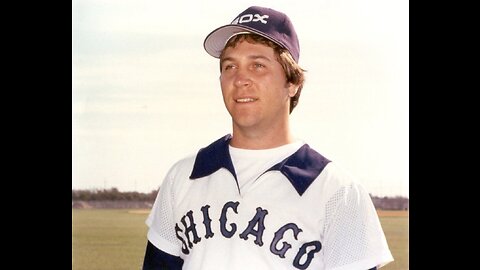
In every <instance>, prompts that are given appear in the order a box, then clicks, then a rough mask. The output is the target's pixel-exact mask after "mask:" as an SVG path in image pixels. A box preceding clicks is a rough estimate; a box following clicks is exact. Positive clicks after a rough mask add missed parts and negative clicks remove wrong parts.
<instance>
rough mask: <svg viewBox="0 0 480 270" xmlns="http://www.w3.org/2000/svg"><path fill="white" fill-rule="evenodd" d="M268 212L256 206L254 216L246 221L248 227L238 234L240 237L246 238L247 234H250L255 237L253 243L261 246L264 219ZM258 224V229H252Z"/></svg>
mask: <svg viewBox="0 0 480 270" xmlns="http://www.w3.org/2000/svg"><path fill="white" fill-rule="evenodd" d="M267 214H268V211H267V210H263V209H262V208H261V207H257V213H256V214H255V216H254V217H253V218H252V220H250V221H249V222H248V227H247V228H246V229H245V231H243V232H242V233H241V234H240V238H242V239H245V240H247V239H248V235H249V234H251V235H253V236H255V237H256V239H255V241H254V242H255V244H257V245H259V246H263V241H262V235H263V231H264V230H265V225H264V220H265V216H266V215H267ZM257 224H258V229H257V230H254V229H253V228H255V226H256V225H257Z"/></svg>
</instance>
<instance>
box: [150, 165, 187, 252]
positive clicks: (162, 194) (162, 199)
mask: <svg viewBox="0 0 480 270" xmlns="http://www.w3.org/2000/svg"><path fill="white" fill-rule="evenodd" d="M172 184H173V179H172V177H171V172H170V173H169V174H167V176H166V177H165V179H164V181H163V183H162V185H161V186H160V189H159V191H158V194H157V198H156V199H155V202H154V204H153V206H152V210H151V212H150V214H149V216H148V218H147V220H146V222H145V223H146V224H147V226H148V227H149V229H148V233H147V239H148V241H150V242H151V243H152V244H153V245H154V246H155V247H157V248H158V249H160V250H162V251H164V252H166V253H169V254H171V255H174V256H179V255H180V250H181V245H179V240H178V239H177V237H176V235H175V221H174V220H175V219H174V212H173V206H174V202H173V199H174V198H173V192H172Z"/></svg>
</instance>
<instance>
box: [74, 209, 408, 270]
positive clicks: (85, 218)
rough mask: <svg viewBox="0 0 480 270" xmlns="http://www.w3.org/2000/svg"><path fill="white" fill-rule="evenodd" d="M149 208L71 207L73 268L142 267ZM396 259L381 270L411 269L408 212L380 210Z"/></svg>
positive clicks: (94, 269)
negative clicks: (409, 265)
mask: <svg viewBox="0 0 480 270" xmlns="http://www.w3.org/2000/svg"><path fill="white" fill-rule="evenodd" d="M147 213H148V210H143V211H142V210H140V211H139V210H125V209H109V210H105V209H72V270H110V269H112V270H123V269H125V270H135V269H141V268H142V263H143V256H144V253H145V244H146V242H147V238H146V234H147V226H146V225H145V219H146V217H147ZM379 215H380V221H381V223H382V226H383V229H384V231H385V235H386V237H387V241H388V244H389V246H390V250H391V251H392V253H393V257H394V258H395V261H394V262H392V263H390V264H388V265H386V266H385V267H382V270H407V269H408V214H407V212H405V211H400V212H399V211H380V212H379Z"/></svg>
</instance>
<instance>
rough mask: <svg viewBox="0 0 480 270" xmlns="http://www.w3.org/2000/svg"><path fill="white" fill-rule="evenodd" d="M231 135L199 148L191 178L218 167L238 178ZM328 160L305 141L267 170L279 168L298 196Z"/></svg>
mask: <svg viewBox="0 0 480 270" xmlns="http://www.w3.org/2000/svg"><path fill="white" fill-rule="evenodd" d="M231 139H232V136H231V135H226V136H224V137H222V138H220V139H218V140H217V141H215V142H213V143H212V144H210V145H209V146H207V147H205V148H202V149H200V151H198V154H197V156H196V158H195V164H194V165H193V170H192V174H191V175H190V179H192V180H195V179H198V178H202V177H205V176H208V175H210V174H212V173H214V172H216V171H218V170H219V169H220V168H225V169H227V170H228V171H230V173H231V174H232V175H233V176H234V177H235V178H237V176H236V174H235V169H234V168H233V163H232V159H231V158H230V152H229V150H228V145H229V142H230V140H231ZM329 162H330V160H328V159H327V158H325V157H324V156H322V155H321V154H319V153H318V152H316V151H315V150H313V149H312V148H310V146H309V145H308V144H304V145H303V146H302V147H300V148H299V149H298V150H297V152H295V153H293V154H292V155H291V156H289V157H287V158H286V159H284V160H283V161H281V162H279V163H277V164H275V165H274V166H273V167H272V168H270V169H268V170H267V171H274V170H277V171H280V172H281V173H282V174H283V175H284V176H285V177H286V178H287V179H288V180H289V181H290V183H291V184H292V185H293V187H294V188H295V190H297V192H298V194H299V195H300V196H301V195H302V194H303V193H304V192H305V191H306V190H307V188H308V187H309V186H310V185H311V184H312V183H313V181H314V180H315V179H316V178H317V177H318V175H320V173H321V172H322V171H323V169H324V168H325V166H326V165H327V164H328V163H329Z"/></svg>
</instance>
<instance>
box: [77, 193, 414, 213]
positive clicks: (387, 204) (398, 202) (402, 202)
mask: <svg viewBox="0 0 480 270" xmlns="http://www.w3.org/2000/svg"><path fill="white" fill-rule="evenodd" d="M157 193H158V190H152V191H151V192H149V193H142V192H137V191H127V192H120V191H119V190H118V189H117V188H110V189H93V190H73V189H72V201H137V202H150V203H153V202H154V201H155V198H157ZM370 197H371V198H372V201H373V204H374V205H375V208H377V209H382V210H408V202H409V200H408V198H406V197H402V196H394V197H388V196H383V197H380V196H374V195H371V194H370Z"/></svg>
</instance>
